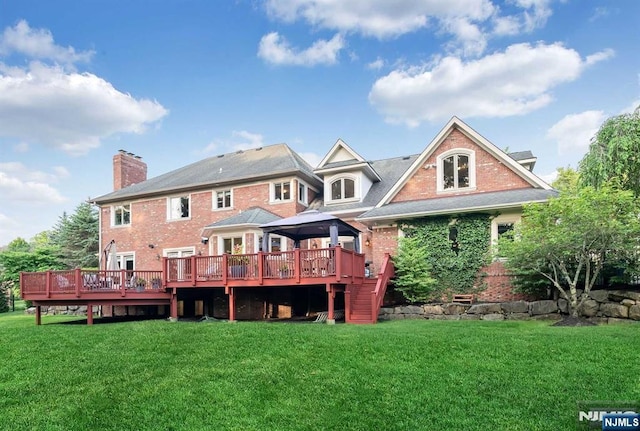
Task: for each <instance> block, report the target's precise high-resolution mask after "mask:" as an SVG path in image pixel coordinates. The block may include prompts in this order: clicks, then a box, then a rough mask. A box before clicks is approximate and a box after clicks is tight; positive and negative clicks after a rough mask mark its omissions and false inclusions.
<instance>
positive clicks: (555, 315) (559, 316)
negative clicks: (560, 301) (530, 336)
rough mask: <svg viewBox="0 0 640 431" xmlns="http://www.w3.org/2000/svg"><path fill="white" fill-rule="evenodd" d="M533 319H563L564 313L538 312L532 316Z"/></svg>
mask: <svg viewBox="0 0 640 431" xmlns="http://www.w3.org/2000/svg"><path fill="white" fill-rule="evenodd" d="M531 319H532V320H561V319H562V314H558V313H549V314H536V315H535V316H531Z"/></svg>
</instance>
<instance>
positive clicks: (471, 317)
mask: <svg viewBox="0 0 640 431" xmlns="http://www.w3.org/2000/svg"><path fill="white" fill-rule="evenodd" d="M460 320H480V315H479V314H463V315H462V316H460Z"/></svg>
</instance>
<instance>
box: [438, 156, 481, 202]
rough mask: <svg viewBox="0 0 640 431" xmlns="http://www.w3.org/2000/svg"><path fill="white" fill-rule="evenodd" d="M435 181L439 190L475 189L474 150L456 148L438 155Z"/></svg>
mask: <svg viewBox="0 0 640 431" xmlns="http://www.w3.org/2000/svg"><path fill="white" fill-rule="evenodd" d="M437 182H438V184H437V186H438V191H439V192H448V191H457V190H473V189H475V187H476V154H475V152H474V151H472V150H467V149H461V148H458V149H453V150H450V151H447V152H445V153H443V154H441V155H439V156H438V180H437Z"/></svg>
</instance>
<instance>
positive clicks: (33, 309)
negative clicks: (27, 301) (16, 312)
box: [24, 307, 36, 314]
mask: <svg viewBox="0 0 640 431" xmlns="http://www.w3.org/2000/svg"><path fill="white" fill-rule="evenodd" d="M24 312H25V313H27V314H36V307H29V308H27V309H26V310H24Z"/></svg>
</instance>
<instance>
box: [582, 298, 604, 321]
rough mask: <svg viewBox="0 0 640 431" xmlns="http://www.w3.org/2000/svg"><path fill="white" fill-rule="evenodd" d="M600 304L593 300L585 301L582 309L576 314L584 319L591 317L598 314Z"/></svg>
mask: <svg viewBox="0 0 640 431" xmlns="http://www.w3.org/2000/svg"><path fill="white" fill-rule="evenodd" d="M598 310H600V304H599V303H598V301H596V300H595V299H587V300H585V301H584V302H583V303H582V307H580V309H579V310H578V314H581V315H583V316H586V317H593V316H595V315H596V314H598Z"/></svg>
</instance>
